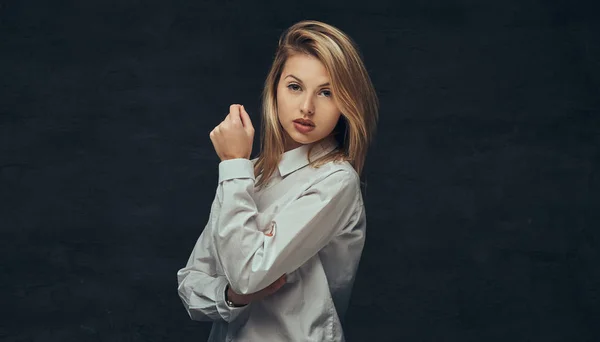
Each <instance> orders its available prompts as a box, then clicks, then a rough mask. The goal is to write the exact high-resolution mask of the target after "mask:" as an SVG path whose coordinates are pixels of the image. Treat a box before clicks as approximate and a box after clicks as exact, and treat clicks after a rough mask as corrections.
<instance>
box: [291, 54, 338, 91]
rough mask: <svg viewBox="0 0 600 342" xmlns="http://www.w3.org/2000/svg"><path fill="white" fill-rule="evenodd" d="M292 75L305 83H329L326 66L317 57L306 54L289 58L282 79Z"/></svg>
mask: <svg viewBox="0 0 600 342" xmlns="http://www.w3.org/2000/svg"><path fill="white" fill-rule="evenodd" d="M289 74H292V75H294V76H296V77H298V78H299V79H301V80H302V82H305V83H316V84H321V83H326V82H329V73H328V72H327V69H325V65H323V63H321V61H320V60H318V59H317V58H316V57H313V56H310V55H306V54H294V55H291V56H290V57H288V59H287V60H286V62H285V65H284V67H283V72H282V77H286V76H287V75H289Z"/></svg>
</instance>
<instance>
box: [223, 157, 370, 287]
mask: <svg viewBox="0 0 600 342" xmlns="http://www.w3.org/2000/svg"><path fill="white" fill-rule="evenodd" d="M254 181H255V179H254V172H253V167H252V163H251V162H250V161H249V160H247V159H244V158H239V159H231V160H225V161H222V162H221V163H220V164H219V187H218V189H217V198H218V200H219V203H220V205H221V210H220V212H219V214H218V215H217V216H216V217H215V220H213V221H212V224H213V227H212V228H213V229H212V238H213V244H214V247H215V252H216V254H215V258H216V259H217V262H220V264H221V265H222V266H223V271H224V273H225V275H226V277H227V279H228V280H229V283H230V286H231V288H232V289H233V290H234V291H235V292H237V293H240V294H247V293H252V292H256V291H258V290H260V289H262V288H264V287H266V286H268V285H269V284H271V283H272V282H273V281H275V280H276V279H277V278H279V277H280V276H281V275H282V274H284V273H289V272H292V271H294V270H295V269H297V268H298V267H300V266H301V265H302V264H304V263H305V262H306V261H308V259H310V258H311V257H312V256H314V255H315V254H316V253H317V252H318V251H319V250H320V249H321V248H323V247H324V246H325V245H326V244H327V243H328V242H329V241H330V240H331V239H332V238H333V237H334V236H335V235H336V234H337V233H339V232H340V230H341V229H343V228H344V226H346V225H347V224H349V223H350V222H351V220H352V219H354V216H356V215H355V214H356V212H357V211H356V210H355V209H356V208H357V203H358V199H359V197H360V188H359V184H360V183H359V180H358V176H357V175H356V173H354V172H351V171H350V170H345V169H339V170H336V171H334V172H333V173H331V174H329V175H327V176H326V177H325V178H324V179H322V180H320V181H318V182H317V183H315V184H314V185H313V186H311V187H310V188H309V189H308V190H307V191H305V192H304V193H303V194H302V196H300V198H298V199H297V200H295V201H294V202H293V203H291V204H290V205H288V206H287V207H286V208H285V209H283V210H282V211H280V212H279V213H278V214H277V215H276V216H275V217H274V218H273V219H272V220H270V221H269V222H267V223H266V226H265V224H264V223H263V224H262V225H260V224H259V223H258V221H259V220H257V216H258V210H257V207H256V204H255V202H254V199H253V196H254Z"/></svg>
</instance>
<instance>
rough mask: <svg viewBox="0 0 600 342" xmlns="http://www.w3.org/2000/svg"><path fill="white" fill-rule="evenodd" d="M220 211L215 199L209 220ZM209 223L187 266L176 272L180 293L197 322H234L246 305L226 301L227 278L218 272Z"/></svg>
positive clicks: (192, 317)
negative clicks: (231, 303) (234, 304)
mask: <svg viewBox="0 0 600 342" xmlns="http://www.w3.org/2000/svg"><path fill="white" fill-rule="evenodd" d="M214 212H218V202H217V201H216V200H215V201H214V202H213V208H212V209H211V215H210V218H209V222H210V221H211V220H212V216H213V215H214V214H213V213H214ZM210 229H211V227H210V225H207V226H206V228H205V229H204V231H203V232H202V234H200V237H199V238H198V240H197V241H196V245H195V247H194V249H193V251H192V254H191V255H190V257H189V259H188V262H187V265H186V266H185V267H184V268H182V269H180V270H179V271H178V272H177V282H178V287H177V290H178V293H179V297H180V298H181V300H182V302H183V305H184V307H185V309H186V310H187V312H188V314H189V315H190V318H191V319H193V320H195V321H214V320H225V321H226V322H231V321H232V320H234V319H235V318H236V317H237V316H238V315H239V314H240V313H241V312H243V310H244V307H240V308H237V307H229V306H228V305H227V304H226V303H225V287H226V285H227V278H226V277H225V276H223V275H218V274H217V265H216V263H215V259H214V257H213V255H212V253H213V251H214V248H213V247H212V246H211V239H210V234H209V232H208V231H209V230H210Z"/></svg>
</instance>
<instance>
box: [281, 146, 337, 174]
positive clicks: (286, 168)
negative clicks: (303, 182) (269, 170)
mask: <svg viewBox="0 0 600 342" xmlns="http://www.w3.org/2000/svg"><path fill="white" fill-rule="evenodd" d="M312 145H315V147H314V148H313V151H312V153H311V160H316V159H318V158H321V157H322V156H324V155H326V154H328V153H329V152H331V151H333V150H334V149H335V148H336V147H337V145H338V144H337V141H336V140H335V139H334V138H333V137H327V138H325V139H323V140H321V141H319V142H315V143H313V144H306V145H302V146H300V147H297V148H295V149H293V150H289V151H287V152H285V153H283V155H282V156H281V161H280V162H279V166H278V167H279V174H281V177H285V176H286V175H288V174H290V173H292V172H294V171H296V170H298V169H300V168H302V167H304V166H306V165H308V164H309V162H308V150H309V149H310V147H311V146H312Z"/></svg>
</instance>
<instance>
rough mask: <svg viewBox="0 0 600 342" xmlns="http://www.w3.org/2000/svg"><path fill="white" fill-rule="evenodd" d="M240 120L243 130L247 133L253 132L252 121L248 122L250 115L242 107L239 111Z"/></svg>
mask: <svg viewBox="0 0 600 342" xmlns="http://www.w3.org/2000/svg"><path fill="white" fill-rule="evenodd" d="M240 119H241V120H242V125H244V128H245V129H246V130H247V131H249V130H252V131H254V126H252V120H250V115H249V114H248V112H247V111H246V108H244V106H242V108H241V111H240Z"/></svg>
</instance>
